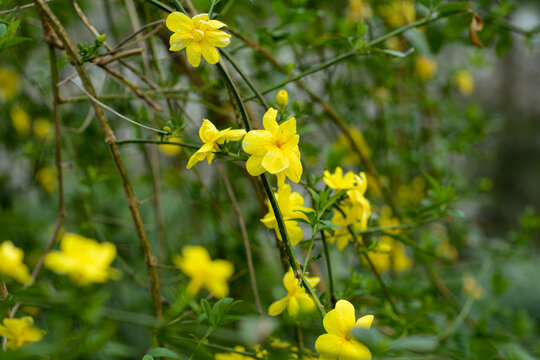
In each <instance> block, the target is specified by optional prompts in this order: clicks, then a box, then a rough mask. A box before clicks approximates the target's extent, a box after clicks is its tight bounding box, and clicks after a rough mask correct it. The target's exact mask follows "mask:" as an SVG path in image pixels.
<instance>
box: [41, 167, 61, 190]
mask: <svg viewBox="0 0 540 360" xmlns="http://www.w3.org/2000/svg"><path fill="white" fill-rule="evenodd" d="M36 181H37V183H38V184H39V185H41V187H42V188H43V190H45V191H46V192H48V193H52V192H53V191H54V190H55V189H56V187H57V185H58V179H57V177H56V167H54V166H45V167H42V168H41V169H39V170H38V171H37V172H36Z"/></svg>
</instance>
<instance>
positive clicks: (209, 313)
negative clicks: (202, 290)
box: [201, 299, 214, 326]
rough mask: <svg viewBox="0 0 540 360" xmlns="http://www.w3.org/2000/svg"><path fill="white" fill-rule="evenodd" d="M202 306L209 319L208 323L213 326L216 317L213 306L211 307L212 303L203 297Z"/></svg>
mask: <svg viewBox="0 0 540 360" xmlns="http://www.w3.org/2000/svg"><path fill="white" fill-rule="evenodd" d="M201 307H202V309H203V311H204V314H205V315H206V320H208V323H209V324H210V325H212V326H213V325H214V318H213V316H212V315H213V312H212V308H211V307H210V303H209V302H208V301H207V300H206V299H201Z"/></svg>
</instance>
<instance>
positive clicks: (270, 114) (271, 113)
mask: <svg viewBox="0 0 540 360" xmlns="http://www.w3.org/2000/svg"><path fill="white" fill-rule="evenodd" d="M277 113H278V112H277V110H276V109H274V108H270V109H268V111H267V112H266V113H265V114H264V116H263V126H264V128H265V129H266V130H267V131H270V132H271V133H272V134H273V135H276V134H277V131H278V128H279V126H278V123H277V121H276V117H277Z"/></svg>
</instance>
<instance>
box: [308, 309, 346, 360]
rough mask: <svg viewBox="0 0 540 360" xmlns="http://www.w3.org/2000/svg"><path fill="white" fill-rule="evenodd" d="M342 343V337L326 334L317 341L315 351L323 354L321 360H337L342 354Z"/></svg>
mask: <svg viewBox="0 0 540 360" xmlns="http://www.w3.org/2000/svg"><path fill="white" fill-rule="evenodd" d="M332 311H333V310H332ZM329 314H330V313H329ZM342 343H343V338H342V337H341V336H337V335H333V334H324V335H321V336H319V337H318V338H317V341H315V350H317V352H318V353H319V354H321V357H320V358H319V360H320V359H325V360H326V359H328V360H337V359H338V356H339V353H340V352H341V345H342Z"/></svg>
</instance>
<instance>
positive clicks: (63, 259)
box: [45, 233, 120, 286]
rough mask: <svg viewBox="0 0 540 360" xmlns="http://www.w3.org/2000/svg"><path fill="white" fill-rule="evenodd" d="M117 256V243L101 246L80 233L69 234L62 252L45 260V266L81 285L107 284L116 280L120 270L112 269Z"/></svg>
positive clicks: (56, 252)
mask: <svg viewBox="0 0 540 360" xmlns="http://www.w3.org/2000/svg"><path fill="white" fill-rule="evenodd" d="M115 256H116V247H115V246H114V244H112V243H109V242H105V243H98V242H97V241H95V240H94V239H89V238H86V237H83V236H81V235H78V234H72V233H66V234H65V235H64V236H63V237H62V240H61V241H60V251H51V252H50V253H49V254H48V255H47V256H46V257H45V266H46V267H48V268H49V269H51V270H52V271H54V272H56V273H59V274H67V275H69V277H70V278H71V279H72V280H73V281H74V282H75V283H76V284H78V285H80V286H85V285H89V284H91V283H104V282H106V281H108V280H109V279H117V278H118V277H119V275H120V273H119V270H117V269H114V268H110V267H109V266H110V265H111V263H112V262H113V260H114V258H115Z"/></svg>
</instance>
